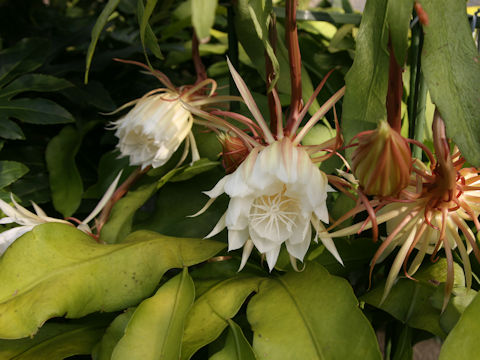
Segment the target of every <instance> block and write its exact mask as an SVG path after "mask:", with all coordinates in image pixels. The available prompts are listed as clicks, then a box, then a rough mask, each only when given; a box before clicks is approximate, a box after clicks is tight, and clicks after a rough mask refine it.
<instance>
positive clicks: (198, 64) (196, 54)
mask: <svg viewBox="0 0 480 360" xmlns="http://www.w3.org/2000/svg"><path fill="white" fill-rule="evenodd" d="M199 45H200V44H199V42H198V38H197V34H195V31H193V35H192V60H193V64H194V65H195V72H196V73H197V81H196V82H195V84H198V83H200V82H202V81H203V80H205V79H206V78H207V71H206V70H205V66H204V65H203V62H202V58H201V57H200V50H199Z"/></svg>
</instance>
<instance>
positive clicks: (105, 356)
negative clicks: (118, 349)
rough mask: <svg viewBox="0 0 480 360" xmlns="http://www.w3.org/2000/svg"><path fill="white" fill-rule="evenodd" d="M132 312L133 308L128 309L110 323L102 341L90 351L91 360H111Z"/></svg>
mask: <svg viewBox="0 0 480 360" xmlns="http://www.w3.org/2000/svg"><path fill="white" fill-rule="evenodd" d="M134 311H135V308H130V309H128V310H126V311H125V312H124V313H123V314H120V315H118V316H117V317H116V318H115V320H113V321H112V323H111V324H110V325H109V326H108V328H107V330H106V331H105V334H104V335H103V337H102V340H101V341H100V342H99V343H98V344H97V345H95V347H94V348H93V350H92V359H93V360H111V358H112V353H113V349H114V348H115V346H116V345H117V343H118V342H119V341H120V339H121V338H122V336H123V334H124V332H125V328H126V327H127V324H128V322H129V321H130V318H131V317H132V315H133V312H134Z"/></svg>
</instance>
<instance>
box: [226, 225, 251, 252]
mask: <svg viewBox="0 0 480 360" xmlns="http://www.w3.org/2000/svg"><path fill="white" fill-rule="evenodd" d="M248 237H249V233H248V228H246V229H243V230H228V251H232V250H237V249H240V248H241V247H242V246H243V245H244V244H245V242H246V241H247V240H248Z"/></svg>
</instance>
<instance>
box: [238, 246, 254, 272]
mask: <svg viewBox="0 0 480 360" xmlns="http://www.w3.org/2000/svg"><path fill="white" fill-rule="evenodd" d="M253 246H254V245H253V241H252V240H250V239H248V240H247V242H246V243H245V246H244V247H243V252H242V261H241V263H240V267H239V268H238V271H241V270H242V269H243V268H244V267H245V264H246V263H247V260H248V258H249V257H250V254H251V253H252V250H253Z"/></svg>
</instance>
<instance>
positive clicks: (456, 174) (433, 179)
mask: <svg viewBox="0 0 480 360" xmlns="http://www.w3.org/2000/svg"><path fill="white" fill-rule="evenodd" d="M433 134H434V148H435V155H436V156H435V157H434V156H433V154H432V153H430V151H429V150H428V149H427V148H425V147H423V148H424V150H425V151H426V153H427V155H428V157H429V159H430V167H427V166H426V165H424V164H423V163H422V162H420V161H419V160H417V161H416V162H415V163H414V166H413V174H412V176H411V179H410V184H409V186H408V187H407V188H406V189H404V190H403V191H401V192H400V194H399V196H398V197H397V198H390V199H375V200H373V201H371V203H372V205H373V206H374V207H375V214H374V217H375V219H373V217H372V216H371V215H369V218H368V219H367V220H366V221H365V222H363V223H359V224H355V225H352V226H350V227H348V228H344V229H341V230H338V231H335V232H331V233H325V234H324V235H327V234H328V235H329V236H331V237H337V236H346V235H351V234H354V233H357V232H359V231H362V230H364V229H369V228H371V227H372V223H373V224H374V225H373V226H376V224H377V223H378V224H380V223H386V228H387V237H386V238H385V239H384V240H383V242H382V244H381V245H380V247H379V248H378V250H377V252H376V253H375V255H374V257H373V259H372V261H371V265H370V275H371V274H372V270H373V267H374V266H375V264H376V263H377V262H379V261H381V260H382V259H383V258H385V257H386V256H387V255H388V254H390V253H391V252H392V251H393V249H394V248H395V247H400V250H399V251H398V253H397V255H396V257H395V260H394V262H393V265H392V267H391V269H390V272H389V274H388V277H387V282H386V285H385V291H384V295H383V299H385V298H386V296H387V295H388V293H389V291H390V290H391V287H392V286H393V284H394V282H395V279H396V277H397V275H398V273H399V271H400V269H401V268H402V267H403V269H404V272H405V275H406V276H407V277H410V278H411V277H412V276H413V275H414V274H415V272H416V271H417V270H418V268H419V266H420V264H421V263H422V260H423V259H424V257H425V256H426V254H429V255H430V258H431V260H432V261H435V259H436V258H437V254H438V251H439V250H440V249H442V248H443V249H444V251H445V256H446V259H447V279H446V286H445V298H444V305H443V308H445V307H446V305H447V303H448V300H449V297H450V294H451V292H452V289H453V281H454V273H453V272H454V266H453V255H452V250H453V249H455V248H458V251H459V253H460V256H461V259H462V262H463V267H464V271H465V280H466V284H467V287H470V286H471V283H472V271H471V264H470V259H469V256H468V254H469V253H470V252H471V251H472V250H473V251H474V253H475V257H476V258H477V260H478V261H479V262H480V251H479V249H478V246H477V243H476V240H475V235H474V232H473V231H472V230H471V229H470V227H469V225H468V224H467V222H466V221H471V222H473V223H474V225H475V228H476V231H477V232H478V231H480V223H479V221H478V216H479V215H480V175H479V173H478V170H477V169H474V168H462V167H463V165H464V163H465V160H464V159H463V157H462V156H461V154H460V152H459V151H458V150H455V151H454V153H453V154H451V153H450V146H449V144H448V141H447V138H446V135H445V126H444V124H443V121H442V120H441V119H440V117H439V115H438V113H436V116H435V118H434V121H433ZM420 146H422V145H421V144H420ZM361 209H362V206H357V207H356V209H355V211H354V212H358V211H360V210H361ZM461 235H463V236H464V238H465V239H466V243H464V240H462V237H461ZM414 249H416V250H417V252H416V255H415V257H414V259H413V261H412V262H411V263H410V265H409V266H408V267H407V264H408V260H409V258H410V255H411V254H412V252H413V251H414Z"/></svg>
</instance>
